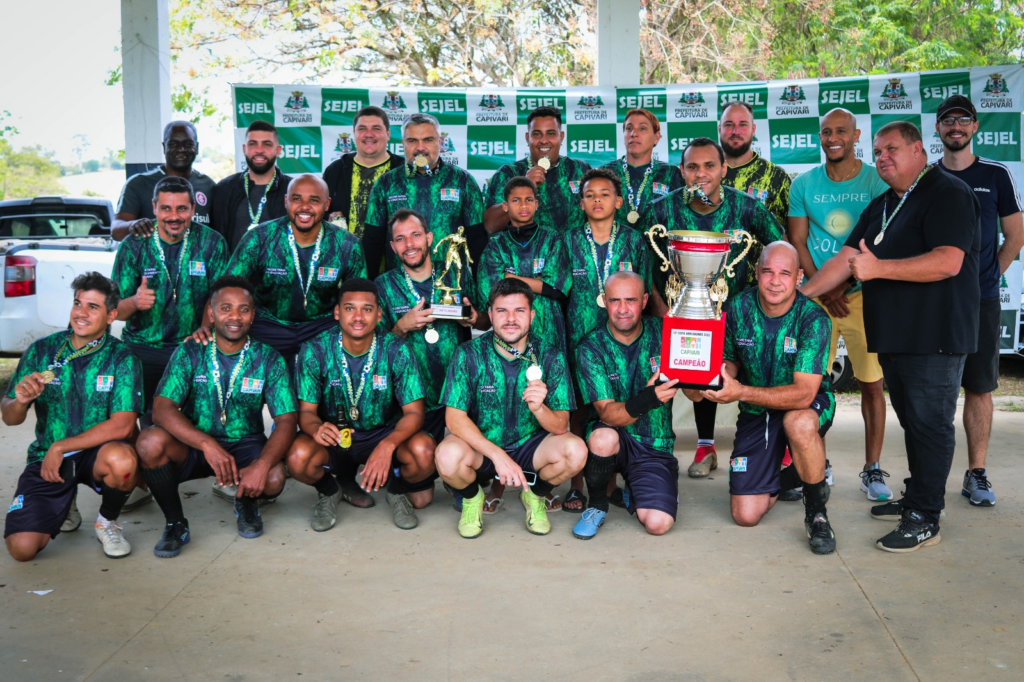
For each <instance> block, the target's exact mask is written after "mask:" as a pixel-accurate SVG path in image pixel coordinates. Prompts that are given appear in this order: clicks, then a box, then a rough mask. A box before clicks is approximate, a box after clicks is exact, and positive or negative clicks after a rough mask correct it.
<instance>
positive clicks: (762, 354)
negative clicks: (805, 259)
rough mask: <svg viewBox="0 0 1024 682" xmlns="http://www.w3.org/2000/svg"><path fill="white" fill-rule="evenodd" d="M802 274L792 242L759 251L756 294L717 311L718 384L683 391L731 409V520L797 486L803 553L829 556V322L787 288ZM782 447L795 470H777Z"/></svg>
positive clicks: (749, 516) (754, 512)
mask: <svg viewBox="0 0 1024 682" xmlns="http://www.w3.org/2000/svg"><path fill="white" fill-rule="evenodd" d="M802 274H803V273H802V271H801V270H800V263H799V258H798V254H797V251H796V249H795V248H793V246H792V245H791V244H788V243H786V242H774V243H772V244H769V245H768V246H766V247H765V248H764V251H762V252H761V258H760V260H759V261H758V264H757V288H756V289H754V288H750V289H747V290H746V291H744V292H743V293H741V294H739V295H738V296H735V297H732V298H730V299H729V301H728V303H727V304H726V311H727V312H728V315H727V316H726V328H725V354H724V359H725V362H724V363H723V364H722V387H721V388H720V389H718V390H717V391H693V390H689V389H684V393H685V394H686V396H687V397H688V398H690V399H691V400H693V401H694V402H700V401H701V400H711V401H713V402H716V403H732V402H736V401H739V403H740V415H739V419H737V421H736V439H735V441H734V444H733V453H732V457H731V458H730V460H729V494H730V501H731V506H732V517H733V519H734V520H735V521H736V523H738V524H739V525H741V526H756V525H757V524H758V522H759V521H760V520H761V517H763V516H764V515H765V514H766V513H768V510H769V509H771V508H772V507H773V506H774V505H775V502H776V500H777V499H778V494H779V491H780V490H784V489H786V490H788V489H790V488H795V487H797V486H800V485H801V484H802V485H803V500H804V528H805V530H806V531H807V537H808V538H809V539H810V546H811V551H812V552H814V553H815V554H830V553H832V552H834V551H835V548H836V539H835V533H833V532H832V526H831V525H830V524H829V521H828V515H827V513H826V510H825V503H826V502H827V501H828V492H829V488H828V484H827V483H826V482H825V441H824V440H823V437H824V435H825V433H826V432H827V431H828V429H829V427H830V426H831V425H832V417H833V415H834V414H835V399H834V398H833V396H832V393H831V390H830V386H829V383H828V380H827V375H828V367H827V366H826V361H827V360H828V347H829V341H830V339H831V337H832V324H831V322H830V321H829V318H828V314H827V313H825V311H824V310H823V309H822V308H821V306H819V305H817V304H816V303H814V301H812V300H811V299H809V298H807V297H806V296H804V295H803V294H801V293H799V292H798V291H797V290H796V285H797V282H798V281H799V280H800V277H801V275H802ZM787 446H788V447H789V449H790V452H791V453H792V455H793V464H794V466H792V467H789V468H788V469H786V470H784V471H782V472H780V471H779V467H780V465H781V463H782V457H783V454H784V453H785V450H786V447H787Z"/></svg>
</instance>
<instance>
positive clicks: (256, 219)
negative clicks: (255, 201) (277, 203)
mask: <svg viewBox="0 0 1024 682" xmlns="http://www.w3.org/2000/svg"><path fill="white" fill-rule="evenodd" d="M244 180H245V201H246V204H248V206H249V229H250V230H251V229H252V228H254V227H256V226H257V225H259V224H260V216H261V215H263V207H264V206H266V205H267V194H268V193H269V192H270V188H271V187H273V186H274V181H275V180H277V166H274V175H272V176H271V178H270V184H268V185H267V186H266V187H264V188H263V196H262V197H260V203H259V205H258V206H257V207H256V212H255V213H253V210H252V202H251V201H249V173H248V172H246V174H245V176H244Z"/></svg>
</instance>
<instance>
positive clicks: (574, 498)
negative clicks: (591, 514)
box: [562, 488, 587, 514]
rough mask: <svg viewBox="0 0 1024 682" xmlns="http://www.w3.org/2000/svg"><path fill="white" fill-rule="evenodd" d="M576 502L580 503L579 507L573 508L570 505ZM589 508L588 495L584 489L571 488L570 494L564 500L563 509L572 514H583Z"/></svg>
mask: <svg viewBox="0 0 1024 682" xmlns="http://www.w3.org/2000/svg"><path fill="white" fill-rule="evenodd" d="M575 502H579V503H580V507H579V509H573V508H571V507H570V506H569V505H570V504H572V503H575ZM586 508H587V496H586V495H584V494H583V491H581V490H577V489H576V488H571V489H570V490H569V494H568V495H566V496H565V501H564V502H562V511H564V512H569V513H570V514H582V513H583V510H585V509H586Z"/></svg>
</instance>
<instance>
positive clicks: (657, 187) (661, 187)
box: [651, 182, 668, 194]
mask: <svg viewBox="0 0 1024 682" xmlns="http://www.w3.org/2000/svg"><path fill="white" fill-rule="evenodd" d="M651 191H652V192H654V193H655V194H668V185H666V184H665V183H664V182H655V183H654V184H652V185H651Z"/></svg>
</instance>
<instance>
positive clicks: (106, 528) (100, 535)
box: [96, 516, 132, 559]
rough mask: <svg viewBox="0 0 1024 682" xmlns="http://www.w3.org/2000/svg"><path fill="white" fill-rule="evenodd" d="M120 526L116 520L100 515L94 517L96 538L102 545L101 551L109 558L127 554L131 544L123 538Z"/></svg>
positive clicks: (117, 557) (130, 549) (118, 557)
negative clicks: (109, 519)
mask: <svg viewBox="0 0 1024 682" xmlns="http://www.w3.org/2000/svg"><path fill="white" fill-rule="evenodd" d="M121 530H122V529H121V526H119V525H117V522H116V521H108V520H107V519H105V518H103V517H102V516H97V517H96V539H97V540H99V541H100V544H102V545H103V553H104V554H106V555H107V556H108V557H110V558H111V559H120V558H121V557H124V556H128V553H129V552H131V551H132V546H131V545H130V544H128V541H127V540H125V539H124V534H123V533H122V532H121Z"/></svg>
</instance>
